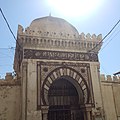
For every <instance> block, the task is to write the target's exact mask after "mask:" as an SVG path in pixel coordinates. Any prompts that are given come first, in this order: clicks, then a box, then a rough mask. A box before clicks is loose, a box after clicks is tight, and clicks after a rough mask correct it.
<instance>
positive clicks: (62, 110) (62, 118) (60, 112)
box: [47, 78, 84, 120]
mask: <svg viewBox="0 0 120 120" xmlns="http://www.w3.org/2000/svg"><path fill="white" fill-rule="evenodd" d="M48 100H49V105H50V106H49V111H48V116H47V117H48V120H84V118H83V114H82V112H81V111H80V108H79V96H78V92H77V90H76V88H75V87H74V85H73V84H72V83H71V82H69V81H68V80H66V79H62V78H61V79H59V80H56V81H55V82H53V84H52V85H51V87H50V90H49V93H48Z"/></svg>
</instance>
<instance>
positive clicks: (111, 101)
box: [101, 75, 120, 120]
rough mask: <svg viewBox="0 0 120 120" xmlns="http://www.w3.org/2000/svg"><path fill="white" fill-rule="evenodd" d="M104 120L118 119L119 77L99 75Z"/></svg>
mask: <svg viewBox="0 0 120 120" xmlns="http://www.w3.org/2000/svg"><path fill="white" fill-rule="evenodd" d="M101 88H102V100H103V105H104V112H105V118H106V119H105V120H120V77H119V76H113V77H111V76H110V75H108V76H107V77H105V76H104V75H101Z"/></svg>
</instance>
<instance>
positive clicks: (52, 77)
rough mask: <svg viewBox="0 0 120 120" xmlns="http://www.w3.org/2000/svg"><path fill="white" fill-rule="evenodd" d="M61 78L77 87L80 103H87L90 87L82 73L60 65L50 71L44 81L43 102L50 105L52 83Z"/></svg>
mask: <svg viewBox="0 0 120 120" xmlns="http://www.w3.org/2000/svg"><path fill="white" fill-rule="evenodd" d="M59 79H65V80H67V81H69V82H70V83H71V84H72V85H73V86H74V87H75V88H76V90H77V93H78V96H79V101H78V102H79V104H86V103H88V102H89V89H88V86H87V82H86V81H85V79H84V78H83V77H82V75H81V74H80V73H79V72H77V71H76V70H75V69H73V68H70V67H58V68H56V69H54V70H53V71H52V72H50V73H49V74H48V76H47V77H46V78H45V80H44V82H43V85H42V102H43V104H44V105H49V101H48V93H49V89H50V86H52V84H53V83H54V82H55V81H57V80H59Z"/></svg>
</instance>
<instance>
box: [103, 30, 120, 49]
mask: <svg viewBox="0 0 120 120" xmlns="http://www.w3.org/2000/svg"><path fill="white" fill-rule="evenodd" d="M118 33H120V30H119V31H118V32H117V33H116V34H115V35H114V36H113V37H112V38H111V39H110V40H109V41H108V42H107V43H106V45H105V46H104V47H103V48H102V49H101V51H102V50H103V49H105V47H106V46H107V45H108V44H109V43H110V42H111V41H112V40H113V38H115V37H116V36H117V35H118Z"/></svg>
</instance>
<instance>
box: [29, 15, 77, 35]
mask: <svg viewBox="0 0 120 120" xmlns="http://www.w3.org/2000/svg"><path fill="white" fill-rule="evenodd" d="M29 28H30V29H31V30H33V31H41V32H55V33H57V34H58V33H63V34H69V35H75V36H79V33H78V31H77V30H76V28H75V27H74V26H72V25H71V24H70V23H68V22H67V21H65V20H64V19H61V18H56V17H52V16H47V17H42V18H38V19H35V20H33V21H32V23H31V24H30V26H29Z"/></svg>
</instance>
